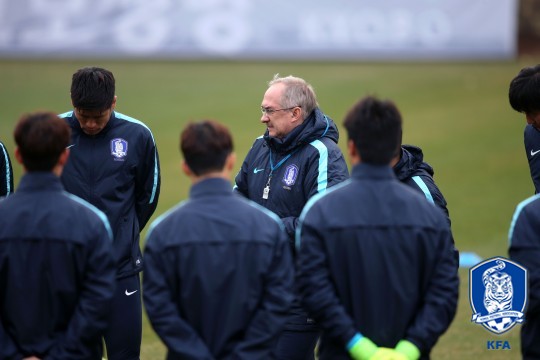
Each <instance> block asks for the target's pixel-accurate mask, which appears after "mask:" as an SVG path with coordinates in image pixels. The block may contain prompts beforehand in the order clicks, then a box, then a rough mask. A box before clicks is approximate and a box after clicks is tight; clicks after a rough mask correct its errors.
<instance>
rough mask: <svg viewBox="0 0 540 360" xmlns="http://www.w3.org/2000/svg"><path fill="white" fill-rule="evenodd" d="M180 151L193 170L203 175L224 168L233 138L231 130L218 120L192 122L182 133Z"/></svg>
mask: <svg viewBox="0 0 540 360" xmlns="http://www.w3.org/2000/svg"><path fill="white" fill-rule="evenodd" d="M180 151H181V152H182V154H183V155H184V160H185V161H186V163H187V165H188V166H189V168H190V169H191V171H193V173H194V174H195V175H197V176H201V175H205V174H208V173H211V172H214V171H221V170H223V168H224V167H225V161H226V159H227V156H229V154H231V153H232V151H233V140H232V136H231V134H230V132H229V130H228V129H227V128H226V127H225V126H224V125H222V124H220V123H218V122H216V121H213V120H201V121H199V122H190V123H188V124H187V125H186V127H185V128H184V130H183V131H182V133H181V134H180Z"/></svg>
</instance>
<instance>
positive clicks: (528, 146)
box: [523, 124, 540, 194]
mask: <svg viewBox="0 0 540 360" xmlns="http://www.w3.org/2000/svg"><path fill="white" fill-rule="evenodd" d="M523 138H524V142H525V152H526V153H527V161H528V162H529V170H530V172H531V178H532V181H533V183H534V193H535V194H537V193H539V192H540V131H539V130H538V129H537V128H535V127H534V126H532V125H530V124H527V126H525V131H524V134H523Z"/></svg>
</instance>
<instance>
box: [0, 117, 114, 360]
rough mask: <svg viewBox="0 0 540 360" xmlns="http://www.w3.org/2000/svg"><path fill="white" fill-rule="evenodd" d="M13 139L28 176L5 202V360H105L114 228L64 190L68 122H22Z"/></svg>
mask: <svg viewBox="0 0 540 360" xmlns="http://www.w3.org/2000/svg"><path fill="white" fill-rule="evenodd" d="M14 135H15V143H16V145H17V148H16V149H15V158H16V159H17V161H19V162H20V163H21V164H22V165H23V167H24V170H25V174H24V175H23V177H22V179H21V182H20V185H19V188H18V190H17V192H15V193H14V194H13V195H11V196H8V197H7V198H6V199H5V200H3V201H1V202H0V288H1V289H2V291H0V359H23V358H24V359H41V358H43V359H84V360H88V359H101V353H102V349H101V347H102V342H101V338H102V335H103V331H104V330H105V328H106V325H107V316H108V311H109V308H110V305H111V302H112V298H113V294H114V287H115V265H114V258H113V255H112V231H111V228H110V226H109V221H108V220H107V217H106V216H105V214H104V213H103V212H101V211H100V210H98V209H97V208H95V207H94V206H92V205H90V204H89V203H87V202H86V201H84V200H82V199H80V198H78V197H76V196H73V195H71V194H69V193H67V192H65V191H64V189H63V187H62V184H61V182H60V179H59V176H60V174H61V173H62V170H63V168H64V166H65V164H66V162H67V159H68V156H69V150H68V149H66V147H67V145H68V144H69V141H70V129H69V126H68V125H67V124H66V123H65V122H64V121H63V120H61V119H60V118H58V116H57V115H56V114H54V113H50V112H37V113H33V114H30V115H27V116H23V117H22V118H21V119H20V120H19V121H18V123H17V125H16V128H15V133H14Z"/></svg>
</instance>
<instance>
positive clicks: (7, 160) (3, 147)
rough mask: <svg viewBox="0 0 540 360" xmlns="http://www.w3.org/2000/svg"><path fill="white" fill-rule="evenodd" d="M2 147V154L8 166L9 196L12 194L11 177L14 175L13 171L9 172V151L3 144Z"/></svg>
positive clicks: (7, 187) (7, 182) (7, 186)
mask: <svg viewBox="0 0 540 360" xmlns="http://www.w3.org/2000/svg"><path fill="white" fill-rule="evenodd" d="M0 147H1V148H2V153H3V154H4V164H6V189H7V192H6V195H9V194H11V192H12V189H11V177H12V176H13V174H12V173H11V171H9V158H8V153H7V150H6V148H5V146H4V145H3V144H0Z"/></svg>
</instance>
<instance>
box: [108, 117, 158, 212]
mask: <svg viewBox="0 0 540 360" xmlns="http://www.w3.org/2000/svg"><path fill="white" fill-rule="evenodd" d="M114 116H115V117H116V118H118V119H122V120H126V121H129V122H132V123H135V124H138V125H141V126H143V127H144V128H146V130H148V132H149V133H150V136H151V137H152V142H153V143H154V147H155V145H156V141H155V140H154V134H152V130H150V128H149V127H148V126H146V124H144V123H143V122H142V121H139V120H137V119H135V118H132V117H131V116H127V115H124V114H122V113H119V112H116V111H115V112H114ZM158 177H159V169H158V160H157V148H155V149H154V186H153V187H152V195H151V196H150V201H149V204H152V203H153V202H154V199H155V197H156V192H157V186H158Z"/></svg>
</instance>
